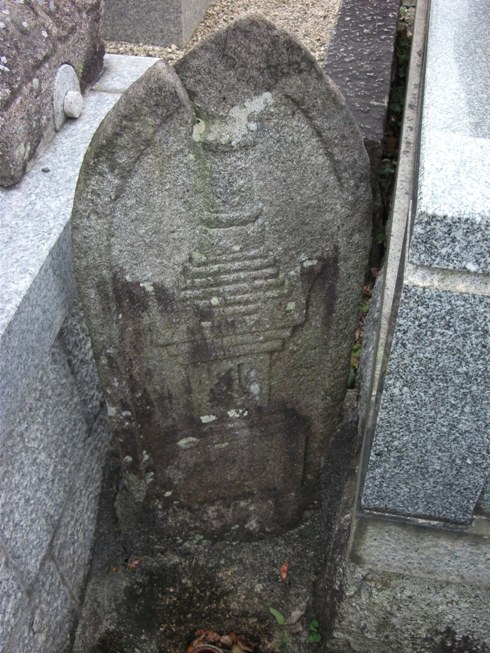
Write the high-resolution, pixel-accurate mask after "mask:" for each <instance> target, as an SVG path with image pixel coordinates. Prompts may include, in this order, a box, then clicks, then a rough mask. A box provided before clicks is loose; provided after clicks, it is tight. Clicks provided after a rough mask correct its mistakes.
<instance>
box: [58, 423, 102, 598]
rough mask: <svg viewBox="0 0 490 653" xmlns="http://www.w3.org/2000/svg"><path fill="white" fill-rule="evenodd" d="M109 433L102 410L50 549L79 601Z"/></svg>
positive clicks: (93, 527) (90, 548)
mask: <svg viewBox="0 0 490 653" xmlns="http://www.w3.org/2000/svg"><path fill="white" fill-rule="evenodd" d="M109 436H110V430H109V424H108V421H107V415H106V414H105V412H102V414H101V415H100V416H99V418H98V419H97V421H96V422H95V424H94V426H93V429H92V431H91V432H90V434H89V435H88V437H87V438H86V439H85V442H84V446H85V451H84V454H83V458H82V460H81V462H80V464H79V466H78V472H77V474H76V476H75V480H74V482H73V484H72V487H71V490H70V494H69V496H68V499H67V501H66V502H65V505H64V507H63V515H62V517H61V520H60V522H59V524H58V528H57V533H56V536H55V539H54V541H53V544H52V549H51V551H52V556H53V559H54V560H55V562H56V565H57V568H58V569H59V571H60V572H61V574H62V575H63V578H64V580H65V582H66V583H68V586H69V588H70V590H71V593H72V594H73V596H75V597H77V599H78V600H81V598H82V592H83V589H84V580H85V577H86V574H87V572H88V566H89V560H90V555H91V552H92V542H93V536H94V530H95V523H96V519H97V510H98V505H99V493H100V486H101V481H102V468H103V464H104V460H105V454H106V451H107V446H108V442H109Z"/></svg>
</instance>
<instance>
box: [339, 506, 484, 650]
mask: <svg viewBox="0 0 490 653" xmlns="http://www.w3.org/2000/svg"><path fill="white" fill-rule="evenodd" d="M489 602H490V551H489V548H488V536H476V535H471V534H469V533H465V532H461V531H456V532H452V531H451V530H450V529H447V530H434V529H432V528H427V527H416V526H413V525H410V524H400V523H393V522H389V521H386V520H383V521H381V520H379V521H377V520H373V519H370V518H368V519H360V520H359V522H358V525H357V529H356V532H355V536H354V541H353V545H352V551H351V556H350V561H349V563H348V567H347V574H346V578H345V598H344V601H343V603H342V605H341V607H340V609H339V613H338V616H337V620H336V624H335V628H334V632H333V636H332V637H331V638H330V639H329V640H328V650H329V651H332V653H334V652H335V653H351V652H352V651H370V652H371V651H376V653H394V652H395V651H396V653H398V652H399V651H404V652H405V651H406V652H407V653H433V652H434V651H461V652H463V651H464V652H465V653H466V652H468V653H469V652H474V653H486V652H487V651H488V650H490V612H489V610H488V605H489Z"/></svg>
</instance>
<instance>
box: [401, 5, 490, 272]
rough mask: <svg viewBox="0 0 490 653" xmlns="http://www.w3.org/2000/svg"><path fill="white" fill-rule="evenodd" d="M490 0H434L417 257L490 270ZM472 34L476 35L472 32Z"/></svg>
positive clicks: (422, 262) (426, 261) (415, 236)
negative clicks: (486, 55) (487, 53)
mask: <svg viewBox="0 0 490 653" xmlns="http://www.w3.org/2000/svg"><path fill="white" fill-rule="evenodd" d="M486 8H487V5H486V2H485V0H476V1H475V2H473V1H472V0H463V1H462V2H458V3H457V4H456V5H454V6H453V5H451V6H450V5H448V4H447V3H446V2H444V1H443V0H436V1H435V2H432V4H431V14H430V33H429V40H428V53H427V66H426V69H427V70H426V77H425V88H424V97H425V100H424V112H423V121H422V142H421V155H420V171H419V183H418V199H417V213H416V216H415V224H414V229H413V235H412V243H411V248H410V261H411V262H413V263H415V264H417V265H424V266H433V267H440V268H447V269H457V270H469V271H470V272H486V273H488V272H489V271H490V247H489V243H490V184H489V183H488V179H490V118H489V114H488V111H487V106H488V103H489V101H490V72H489V68H488V66H487V65H486V62H485V60H484V59H482V57H481V52H482V51H483V50H484V49H485V48H486V47H487V43H488V32H489V29H490V16H489V13H488V11H487V10H486ZM469 35H470V37H469Z"/></svg>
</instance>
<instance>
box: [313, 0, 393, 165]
mask: <svg viewBox="0 0 490 653" xmlns="http://www.w3.org/2000/svg"><path fill="white" fill-rule="evenodd" d="M399 7H400V2H399V0H387V1H385V2H379V1H378V0H366V1H365V2H363V6H362V10H361V9H360V8H359V3H358V2H356V0H344V2H343V3H342V7H341V9H340V13H339V16H338V18H337V23H336V25H335V30H334V33H333V35H332V39H331V41H330V45H329V48H328V52H327V57H326V60H325V64H324V69H325V71H326V73H327V74H328V75H329V76H330V77H331V78H332V79H333V81H334V82H335V83H336V84H337V86H338V87H339V89H340V90H341V92H342V94H343V96H344V97H345V100H346V102H347V106H348V107H349V109H350V110H351V112H352V115H353V116H354V118H355V119H356V122H357V124H358V125H359V128H360V130H361V134H362V135H363V138H364V143H365V145H366V149H367V151H368V153H369V155H370V158H371V163H372V165H373V167H374V169H377V167H378V164H379V159H380V157H381V151H382V142H383V137H384V131H385V123H386V114H387V110H388V98H389V95H390V84H391V75H392V67H393V61H394V46H395V38H396V21H397V18H398V11H399Z"/></svg>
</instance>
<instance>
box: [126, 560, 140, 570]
mask: <svg viewBox="0 0 490 653" xmlns="http://www.w3.org/2000/svg"><path fill="white" fill-rule="evenodd" d="M140 563H141V560H133V562H130V563H129V564H128V568H129V569H131V571H135V570H136V567H137V566H138V565H139V564H140Z"/></svg>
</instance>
